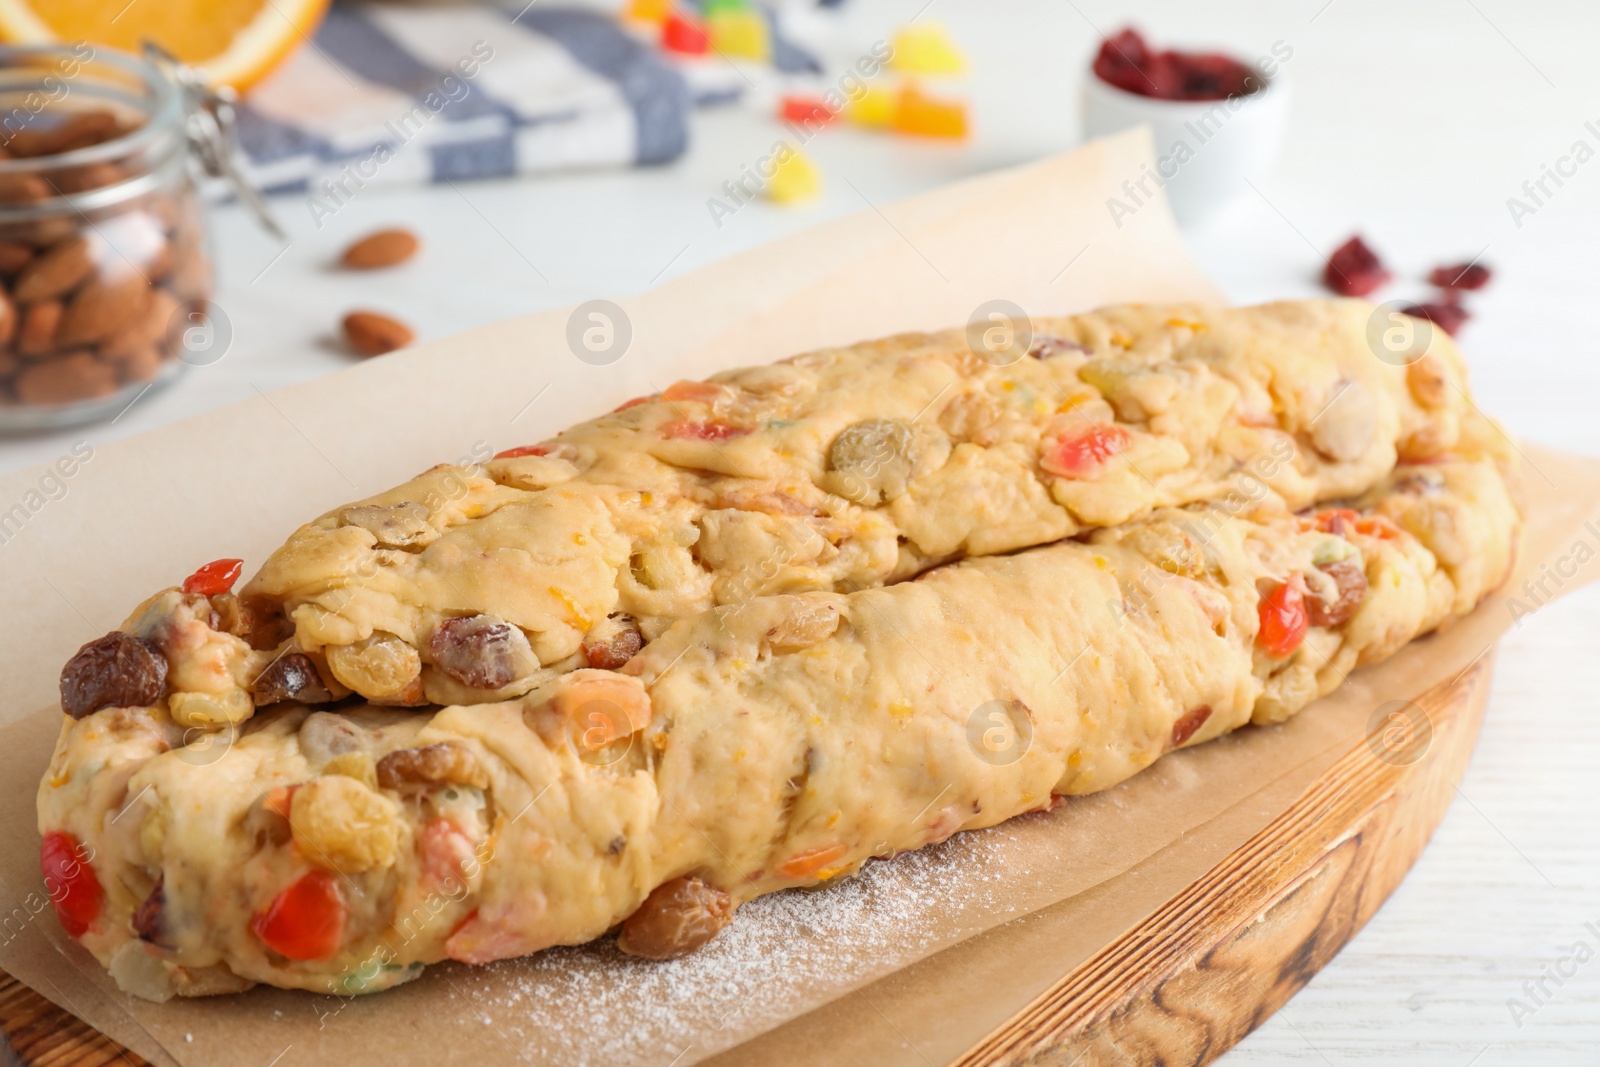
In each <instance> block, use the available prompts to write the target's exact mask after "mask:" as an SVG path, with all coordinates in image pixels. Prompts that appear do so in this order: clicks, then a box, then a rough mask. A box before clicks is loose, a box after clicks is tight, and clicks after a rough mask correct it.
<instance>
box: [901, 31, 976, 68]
mask: <svg viewBox="0 0 1600 1067" xmlns="http://www.w3.org/2000/svg"><path fill="white" fill-rule="evenodd" d="M889 65H890V67H891V68H893V69H894V70H897V71H900V72H901V73H902V74H963V73H965V72H966V69H967V57H966V55H965V54H963V53H962V51H961V49H960V48H959V47H958V46H957V45H956V43H955V41H954V40H952V39H951V37H950V33H949V31H948V30H946V29H945V28H944V27H943V26H941V25H939V24H938V23H934V22H921V23H914V24H912V25H909V26H904V27H902V28H901V29H900V30H899V31H898V32H897V33H896V34H895V35H894V53H893V57H892V58H891V59H890V60H889Z"/></svg>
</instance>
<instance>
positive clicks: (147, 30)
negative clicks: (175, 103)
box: [0, 0, 328, 90]
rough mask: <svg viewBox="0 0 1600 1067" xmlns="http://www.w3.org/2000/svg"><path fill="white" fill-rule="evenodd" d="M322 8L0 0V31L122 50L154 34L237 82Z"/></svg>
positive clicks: (197, 0)
mask: <svg viewBox="0 0 1600 1067" xmlns="http://www.w3.org/2000/svg"><path fill="white" fill-rule="evenodd" d="M327 9H328V0H132V2H131V3H130V2H129V0H0V39H4V40H5V41H8V42H11V43H14V44H50V43H53V42H68V41H88V42H89V43H91V44H97V45H106V46H109V47H111V48H120V49H122V50H123V51H126V52H138V51H139V47H140V44H141V42H143V41H146V40H150V41H155V42H156V43H157V44H159V45H161V46H162V47H163V48H165V49H166V50H167V51H169V52H171V53H172V54H173V55H175V56H177V57H178V58H179V59H181V60H183V61H184V62H185V63H188V64H190V65H191V66H195V67H198V68H200V69H201V71H202V72H203V73H204V74H205V77H206V80H207V81H209V82H210V83H211V84H212V85H231V86H233V87H234V88H235V89H239V90H243V89H246V88H248V87H249V86H251V85H254V84H255V83H256V82H257V81H260V80H261V79H262V78H263V77H265V76H266V75H267V73H268V72H270V71H271V70H272V69H273V68H274V67H276V66H277V65H278V64H279V63H282V62H283V60H284V59H285V58H286V57H287V56H288V55H289V53H290V52H292V51H294V49H296V48H298V47H299V46H300V45H302V44H304V43H305V42H306V41H308V40H310V38H311V34H312V32H313V31H314V30H315V29H316V26H317V23H318V22H319V21H321V19H322V15H323V12H325V11H326V10H327Z"/></svg>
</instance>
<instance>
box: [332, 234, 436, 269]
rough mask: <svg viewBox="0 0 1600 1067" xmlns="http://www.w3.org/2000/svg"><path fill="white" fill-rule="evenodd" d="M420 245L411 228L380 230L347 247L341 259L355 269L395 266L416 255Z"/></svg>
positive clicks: (347, 265)
mask: <svg viewBox="0 0 1600 1067" xmlns="http://www.w3.org/2000/svg"><path fill="white" fill-rule="evenodd" d="M418 245H419V242H418V241H417V235H416V234H414V233H412V232H411V231H410V230H379V231H378V232H377V233H372V234H368V235H367V236H365V237H363V238H362V239H361V240H359V241H357V242H356V243H355V244H353V245H351V246H350V247H349V248H346V249H345V250H344V255H343V256H342V257H340V260H339V261H340V262H341V263H343V264H344V265H345V266H346V267H349V268H351V269H353V270H376V269H377V268H380V267H393V266H395V265H397V264H400V263H404V262H405V261H406V260H408V259H410V258H411V257H412V256H414V255H416V254H417V247H418Z"/></svg>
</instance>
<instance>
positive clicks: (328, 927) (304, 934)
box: [250, 871, 346, 960]
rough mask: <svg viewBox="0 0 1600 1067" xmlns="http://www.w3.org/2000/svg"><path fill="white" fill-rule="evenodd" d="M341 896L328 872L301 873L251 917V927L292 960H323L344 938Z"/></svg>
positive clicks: (336, 950)
mask: <svg viewBox="0 0 1600 1067" xmlns="http://www.w3.org/2000/svg"><path fill="white" fill-rule="evenodd" d="M345 914H346V910H345V906H344V897H343V896H342V895H340V893H339V883H338V882H337V881H335V880H334V877H333V875H331V874H329V873H328V872H327V871H312V872H311V873H309V874H305V875H302V876H300V878H298V879H296V880H295V881H294V882H292V883H290V885H289V887H288V888H286V889H284V890H283V891H282V892H280V893H279V894H278V895H277V896H275V897H273V898H272V903H271V904H268V905H267V909H266V910H265V911H260V912H257V913H256V914H255V915H254V916H252V917H251V919H250V929H251V930H252V931H254V932H255V935H256V936H257V937H259V938H260V939H261V943H262V944H264V945H266V946H267V947H268V948H270V949H271V950H272V951H274V952H276V953H277V954H278V955H280V956H283V957H285V958H286V959H291V960H325V959H330V958H331V957H333V956H335V955H337V954H338V952H339V945H340V944H341V943H342V942H343V941H344V921H345Z"/></svg>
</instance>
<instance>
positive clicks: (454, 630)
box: [428, 615, 527, 689]
mask: <svg viewBox="0 0 1600 1067" xmlns="http://www.w3.org/2000/svg"><path fill="white" fill-rule="evenodd" d="M521 636H522V635H521V634H519V633H517V632H515V631H514V630H513V629H512V627H511V624H510V623H508V622H505V621H503V620H501V619H497V618H495V617H494V616H492V615H468V616H465V617H464V618H459V619H448V620H446V621H445V622H442V623H440V624H439V625H438V626H436V627H435V628H434V631H433V633H432V634H431V635H429V637H428V653H429V655H430V656H432V657H433V665H434V666H435V667H437V668H439V669H440V670H441V671H443V672H444V673H446V674H448V675H449V676H450V677H452V678H454V679H455V680H456V681H458V682H460V683H461V684H462V685H465V686H470V687H472V688H473V689H499V688H501V687H502V686H505V685H509V684H511V682H512V681H513V680H515V679H516V677H517V651H518V649H517V645H518V644H519V643H520V644H522V645H526V644H527V638H522V640H521V641H520V642H519V641H518V640H517V639H518V638H519V637H521Z"/></svg>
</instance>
